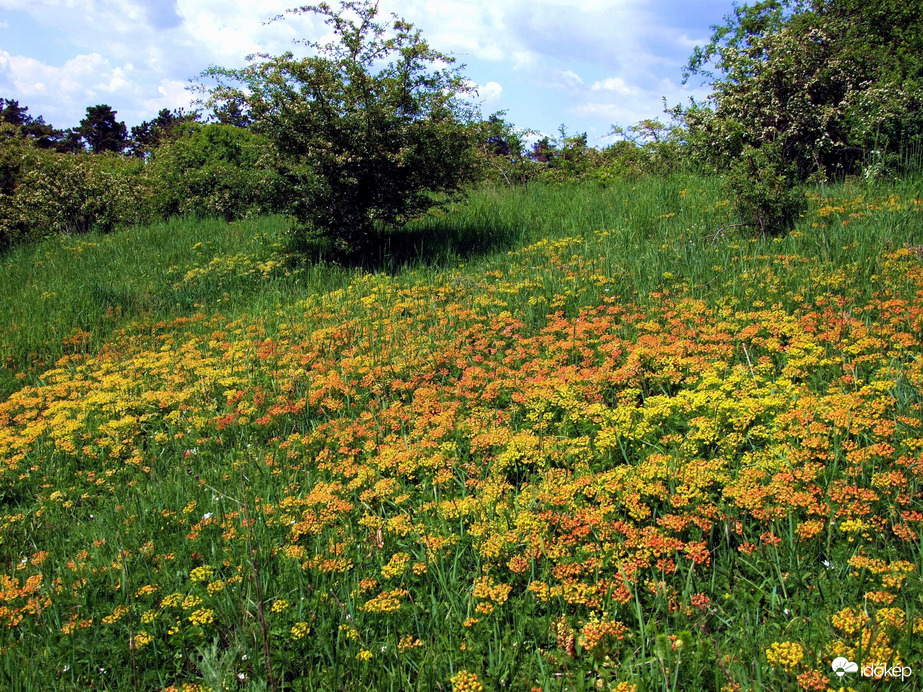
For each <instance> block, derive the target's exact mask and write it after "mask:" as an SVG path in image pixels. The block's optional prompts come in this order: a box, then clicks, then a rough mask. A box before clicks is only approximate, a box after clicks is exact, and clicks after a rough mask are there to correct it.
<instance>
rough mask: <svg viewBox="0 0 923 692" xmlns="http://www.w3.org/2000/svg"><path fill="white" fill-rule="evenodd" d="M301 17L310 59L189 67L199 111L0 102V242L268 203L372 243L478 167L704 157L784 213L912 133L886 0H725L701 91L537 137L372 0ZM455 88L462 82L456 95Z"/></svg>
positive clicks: (914, 66) (597, 173)
mask: <svg viewBox="0 0 923 692" xmlns="http://www.w3.org/2000/svg"><path fill="white" fill-rule="evenodd" d="M305 12H314V13H319V14H320V15H321V16H322V18H323V19H324V20H325V21H326V22H327V23H328V24H329V25H330V26H331V28H332V30H333V33H334V35H335V36H336V40H335V41H334V42H333V43H330V44H327V45H318V44H308V45H310V46H311V47H313V48H314V49H315V53H316V54H315V55H313V56H310V57H307V58H295V57H294V56H293V55H292V54H291V53H286V54H283V55H281V56H276V57H268V58H267V57H266V56H255V57H253V58H252V59H251V64H250V65H249V66H248V67H246V68H243V69H238V70H229V69H223V68H211V69H210V70H208V71H206V72H205V73H203V75H200V84H201V86H202V91H203V93H205V94H206V97H207V98H206V100H205V103H206V106H207V107H208V108H210V109H211V111H210V115H209V117H208V118H207V121H204V120H203V118H202V116H201V115H200V114H199V113H198V112H193V113H185V112H183V111H175V112H173V111H169V110H162V111H161V112H160V113H159V114H158V116H157V117H156V118H154V119H153V120H150V121H148V122H145V123H142V124H141V125H138V126H135V127H132V128H131V130H130V131H129V130H128V128H127V127H126V125H125V124H124V123H122V122H119V121H118V120H117V119H116V113H115V112H114V111H112V109H111V108H110V107H109V106H106V105H97V106H93V107H90V108H88V109H87V114H86V117H85V118H84V119H83V120H82V121H81V123H80V126H79V127H76V128H73V129H70V130H57V129H55V128H54V127H52V126H51V125H49V124H47V123H45V122H44V120H43V119H42V118H41V117H38V118H33V117H31V116H30V115H29V114H28V109H27V108H25V107H22V106H20V105H19V104H18V103H17V102H16V101H8V100H5V99H0V121H2V122H0V246H4V247H9V246H11V245H13V244H16V243H19V242H23V241H29V240H34V239H37V238H41V237H43V236H47V235H49V234H54V233H61V232H64V233H80V232H86V231H88V230H90V229H101V230H104V231H105V230H111V229H113V228H116V227H119V226H124V225H129V224H135V223H143V222H148V221H152V220H155V219H161V218H166V217H169V216H172V215H175V214H197V215H202V216H219V217H223V218H226V219H229V220H230V219H235V218H240V217H243V216H246V215H248V214H261V213H267V212H285V213H289V214H291V215H292V216H293V218H294V219H295V220H296V230H297V232H298V233H300V234H301V235H302V236H311V235H314V236H321V237H326V238H327V239H328V240H331V241H333V242H334V243H335V244H337V245H338V246H339V247H341V248H342V249H347V250H348V249H362V248H363V247H366V246H368V245H369V243H374V240H375V237H376V229H378V228H380V227H381V226H383V225H390V226H393V225H399V224H401V223H403V222H405V221H406V220H408V219H410V218H413V217H415V216H418V215H419V214H421V213H423V212H425V211H426V210H427V209H429V208H431V207H432V206H433V205H434V204H438V203H440V200H445V199H450V198H451V197H452V196H453V195H455V194H458V193H459V192H462V191H464V189H466V188H467V187H468V186H470V185H472V184H478V183H482V182H484V181H485V180H486V181H490V182H493V183H494V184H501V185H521V184H525V183H532V182H542V181H543V182H557V181H565V180H574V179H584V180H594V181H597V182H599V183H600V184H606V183H607V182H610V181H612V180H614V179H617V178H622V177H625V176H643V175H649V174H668V173H672V172H675V171H680V170H688V171H700V172H703V173H707V174H717V175H721V176H722V177H723V178H724V180H725V184H726V186H727V189H728V194H729V197H730V198H731V199H733V200H734V201H735V204H736V207H737V211H738V215H739V221H740V224H739V225H740V226H742V227H747V228H750V229H752V230H753V231H755V232H759V233H779V232H785V231H787V230H789V229H791V228H792V227H793V225H794V223H795V221H796V219H797V218H798V216H799V214H800V213H801V211H802V209H803V207H804V204H805V194H804V191H805V190H804V186H805V185H810V184H812V183H814V182H817V181H825V180H831V179H837V178H842V177H844V176H850V175H864V176H879V175H892V174H901V173H903V172H906V170H907V169H908V166H910V165H915V162H917V161H919V156H914V155H913V154H914V153H915V152H919V148H920V147H921V146H923V14H921V13H919V12H917V11H915V10H914V8H911V7H909V6H908V5H906V4H903V3H900V2H898V0H761V1H760V2H756V3H753V4H750V5H742V6H739V7H735V8H734V9H733V11H732V12H731V14H729V15H728V16H727V18H726V21H725V22H724V24H722V25H720V26H717V27H714V28H713V29H714V33H713V35H712V38H711V41H710V42H709V43H708V44H707V45H706V46H702V47H699V48H697V49H696V50H695V52H694V53H693V55H692V57H691V59H690V61H689V64H688V66H687V71H686V78H687V79H689V78H699V79H702V80H703V81H704V83H706V84H707V85H709V86H710V87H711V89H712V95H711V97H710V98H709V99H707V100H706V101H705V102H702V103H695V102H691V103H690V104H689V105H687V106H677V107H675V108H672V109H669V110H668V111H667V115H668V118H667V120H668V122H667V123H664V122H661V121H660V120H654V119H651V120H645V121H642V122H640V123H637V124H635V125H632V126H630V127H627V128H626V127H618V126H613V129H612V132H611V133H610V134H612V135H615V136H616V139H617V140H618V141H616V143H614V144H613V145H611V146H608V147H606V148H602V149H600V148H596V147H593V146H591V145H590V144H589V142H588V141H587V136H586V134H576V135H574V134H568V132H567V130H566V129H565V128H564V127H563V126H562V127H561V129H560V131H559V132H558V133H557V135H555V136H537V135H536V134H535V133H532V132H529V131H527V130H522V129H518V128H516V127H515V126H514V125H512V124H511V123H508V122H507V121H506V120H504V117H503V114H502V113H501V114H497V115H494V116H491V117H490V118H488V119H486V120H484V119H483V118H482V116H480V114H479V113H477V112H476V110H475V109H474V108H472V107H471V105H470V103H471V102H470V96H471V94H470V90H471V88H470V82H469V81H468V80H466V79H465V78H464V76H463V75H461V74H460V72H459V71H458V69H457V68H452V67H445V66H446V65H451V63H452V60H451V58H449V57H447V56H445V55H442V54H441V53H438V52H436V51H434V50H432V49H431V48H430V47H429V46H428V44H427V43H426V42H425V40H424V39H423V38H422V37H421V35H420V33H419V32H418V31H416V30H415V29H413V27H412V25H410V24H409V23H407V22H405V21H403V20H400V19H396V20H395V21H394V22H393V24H391V25H386V24H379V23H378V22H376V21H375V17H376V13H377V8H376V7H375V5H374V3H371V2H365V3H356V2H343V3H341V7H340V9H339V10H334V9H332V8H330V7H328V6H326V5H322V6H318V7H317V8H302V9H301V10H293V11H292V14H299V13H305ZM466 98H467V99H468V100H466Z"/></svg>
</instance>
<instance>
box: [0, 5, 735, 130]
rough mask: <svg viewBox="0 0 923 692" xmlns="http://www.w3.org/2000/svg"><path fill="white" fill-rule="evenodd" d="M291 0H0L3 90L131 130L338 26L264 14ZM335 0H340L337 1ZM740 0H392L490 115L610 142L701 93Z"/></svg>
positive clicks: (57, 112) (45, 110) (59, 121)
mask: <svg viewBox="0 0 923 692" xmlns="http://www.w3.org/2000/svg"><path fill="white" fill-rule="evenodd" d="M293 4H294V3H293V2H291V1H290V0H0V97H4V98H8V99H16V100H18V101H19V102H20V104H21V105H24V106H28V107H29V113H30V114H31V115H33V116H38V115H43V116H44V117H45V120H46V121H47V122H49V123H51V124H53V125H55V126H56V127H60V128H64V127H72V126H75V125H77V124H78V123H79V121H80V119H81V118H82V117H83V115H84V113H85V111H86V108H87V106H91V105H95V104H99V103H106V104H108V105H110V106H112V107H113V108H114V109H115V110H116V111H117V112H118V117H119V118H120V119H123V120H125V121H126V123H127V124H128V125H129V126H131V125H135V124H138V123H139V122H141V121H143V120H146V119H149V118H152V117H153V116H155V115H156V113H157V111H158V110H160V109H161V108H171V109H172V108H177V107H181V106H188V105H189V103H190V101H191V100H192V98H193V96H192V95H191V94H190V92H189V91H187V89H186V87H187V86H188V83H189V79H190V78H191V77H194V76H195V75H197V74H198V73H199V72H201V71H202V70H203V69H205V68H207V67H208V66H209V65H221V66H225V67H239V66H242V65H243V64H244V62H245V56H246V55H248V54H250V53H254V52H268V53H271V54H277V53H282V52H284V51H286V50H289V49H292V47H293V46H292V42H293V40H295V39H298V38H303V39H304V38H306V39H315V40H316V39H320V38H322V37H323V36H325V34H326V27H325V26H324V25H323V23H322V22H320V21H318V20H317V19H316V18H314V17H309V16H306V15H302V16H299V17H297V18H294V19H289V20H287V21H284V22H274V23H271V24H268V25H267V24H265V21H266V20H267V19H269V18H271V17H273V16H275V15H278V14H279V13H280V12H282V11H284V10H285V9H286V8H288V7H291V6H292V5H293ZM331 4H333V5H335V4H336V2H335V0H334V1H332V2H331ZM730 9H731V3H730V0H381V2H380V10H381V12H382V13H383V14H384V13H390V12H395V13H397V14H398V15H400V16H402V17H403V18H405V19H407V20H408V21H410V22H413V23H414V24H415V25H416V26H417V27H418V28H420V29H421V30H422V31H423V35H424V36H425V37H426V38H427V40H428V41H429V43H430V45H432V46H433V47H434V48H436V49H438V50H441V51H443V52H447V53H450V54H452V55H454V56H455V57H456V58H457V59H458V61H459V62H461V63H464V64H465V65H466V66H467V67H466V69H465V73H466V74H467V75H468V77H469V78H470V79H471V80H473V81H474V82H476V83H477V84H478V85H479V97H480V100H481V101H482V102H483V105H482V108H483V111H484V112H485V114H488V113H492V112H494V111H498V110H505V111H507V118H508V119H509V120H510V121H512V122H513V123H515V124H516V125H517V126H519V127H528V128H533V129H535V130H539V131H542V132H546V133H554V132H556V131H557V129H558V126H559V125H561V124H565V125H566V126H567V129H568V132H569V133H576V132H587V133H588V135H589V138H590V142H591V143H594V144H597V145H603V144H605V143H606V141H607V140H605V139H603V137H604V136H605V135H606V133H608V131H609V130H610V128H611V126H612V124H613V123H618V124H620V125H630V124H632V123H634V122H637V121H638V120H640V119H642V118H647V117H657V116H659V115H661V113H662V111H663V105H662V101H663V97H666V98H667V100H668V101H669V103H670V104H671V105H672V104H676V103H679V102H681V101H683V102H685V101H687V100H688V98H689V96H692V95H695V96H697V97H701V96H703V95H704V94H705V91H704V90H703V89H702V88H701V87H700V86H699V85H697V84H696V85H693V84H690V85H688V86H683V85H682V84H681V80H682V67H683V65H684V64H685V62H686V60H687V59H688V57H689V54H690V53H691V51H692V49H693V47H694V46H695V45H697V44H700V43H702V42H703V41H704V40H705V39H707V37H708V36H709V34H710V31H709V27H710V26H711V25H713V24H716V23H718V22H720V20H721V18H722V17H723V16H724V15H725V14H726V13H727V12H729V11H730Z"/></svg>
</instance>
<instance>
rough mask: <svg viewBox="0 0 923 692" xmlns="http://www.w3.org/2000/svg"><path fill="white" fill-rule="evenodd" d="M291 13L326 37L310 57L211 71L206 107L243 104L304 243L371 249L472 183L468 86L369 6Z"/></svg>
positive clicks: (401, 25)
mask: <svg viewBox="0 0 923 692" xmlns="http://www.w3.org/2000/svg"><path fill="white" fill-rule="evenodd" d="M290 13H291V14H296V15H297V14H303V13H308V14H316V15H319V17H320V18H321V19H323V20H324V21H325V22H326V23H327V24H328V26H329V27H330V31H331V33H332V35H333V37H334V38H333V40H332V41H331V42H330V43H329V44H326V45H320V44H315V43H308V45H309V47H310V48H311V49H312V51H313V54H312V55H311V56H309V57H306V58H296V57H295V56H294V55H293V54H292V53H285V54H283V55H280V56H276V57H267V56H260V59H259V60H256V59H254V61H252V62H251V63H250V65H249V66H247V67H246V68H244V69H241V70H230V69H220V68H213V69H212V70H210V71H208V72H207V73H206V74H205V75H204V78H206V79H212V80H215V81H216V82H217V84H216V85H215V86H214V88H213V89H212V91H211V101H210V104H211V105H212V106H220V105H221V104H227V103H236V104H245V105H246V108H247V111H248V115H249V116H251V117H252V118H253V121H254V127H255V128H256V130H257V131H258V132H261V133H264V134H265V135H266V136H267V137H268V138H269V140H270V141H271V142H272V144H273V146H274V149H275V151H276V153H277V154H278V156H279V158H280V161H281V162H282V163H283V165H284V171H285V180H286V188H287V191H288V197H287V201H288V210H289V211H290V212H291V213H292V214H293V215H294V216H295V217H296V218H297V219H298V221H299V222H300V229H301V230H302V231H303V233H304V235H305V236H311V235H319V236H322V237H325V238H327V239H329V240H331V241H333V243H334V244H335V245H336V246H337V247H339V248H341V249H344V250H351V251H355V250H367V249H370V248H369V245H370V244H371V243H374V241H375V239H376V234H377V230H378V228H379V227H380V226H394V225H400V224H402V223H404V222H406V221H408V220H410V219H412V218H414V217H417V216H419V215H421V214H422V213H423V212H425V211H426V210H428V209H430V208H431V207H433V206H434V204H435V203H436V200H437V199H440V198H441V199H445V195H446V194H451V193H455V192H458V191H460V190H461V189H462V188H463V187H464V186H465V185H466V184H467V183H468V182H470V181H472V180H473V179H474V178H475V176H476V172H477V162H476V149H475V144H476V135H477V128H476V127H474V121H473V110H472V108H471V107H470V105H469V103H468V102H467V101H465V100H464V98H463V97H465V96H466V95H467V94H468V93H469V92H470V91H471V88H470V82H468V81H467V80H466V79H465V78H464V77H463V76H462V75H461V74H460V73H459V72H458V71H457V70H455V69H451V68H449V67H444V65H447V64H450V63H451V62H452V60H451V59H450V58H448V57H446V56H444V55H442V54H441V53H439V52H437V51H435V50H433V49H431V48H430V47H429V46H428V45H427V43H426V41H424V40H423V38H422V37H421V35H420V32H419V31H417V30H415V29H414V28H413V26H412V25H411V24H409V23H407V22H405V21H404V20H401V19H399V18H396V17H395V18H394V20H393V21H392V22H391V23H390V24H389V25H387V26H386V25H385V24H381V23H378V22H377V21H375V17H376V14H377V6H376V4H375V3H373V2H368V1H366V2H342V3H341V6H340V8H339V10H334V9H333V8H331V7H330V6H328V5H326V4H324V3H322V4H320V5H317V6H310V7H302V8H298V9H295V10H292V11H291V12H290Z"/></svg>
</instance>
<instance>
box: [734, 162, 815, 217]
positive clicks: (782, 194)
mask: <svg viewBox="0 0 923 692" xmlns="http://www.w3.org/2000/svg"><path fill="white" fill-rule="evenodd" d="M725 185H726V187H727V188H728V193H729V195H730V196H731V198H732V199H733V200H734V205H735V208H736V210H737V215H738V217H739V219H740V223H741V224H742V225H745V226H749V227H751V228H753V229H755V230H756V231H758V232H759V233H761V234H764V235H778V234H780V233H787V232H788V231H790V230H792V229H793V228H794V227H795V223H796V222H797V220H798V217H799V215H800V214H801V213H802V212H803V211H804V210H805V208H806V205H807V201H806V198H805V192H804V188H803V187H802V186H801V185H800V184H799V181H798V173H797V169H796V167H795V166H794V164H792V163H789V162H786V161H785V160H784V158H783V157H782V155H781V153H780V152H779V150H778V147H777V146H774V145H764V146H762V147H747V148H745V149H744V150H743V152H742V153H741V155H740V157H739V158H738V159H737V160H736V161H734V163H733V164H732V165H731V170H730V172H729V173H728V175H727V177H726V178H725Z"/></svg>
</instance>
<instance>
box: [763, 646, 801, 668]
mask: <svg viewBox="0 0 923 692" xmlns="http://www.w3.org/2000/svg"><path fill="white" fill-rule="evenodd" d="M803 659H804V649H803V648H802V646H801V644H798V643H796V642H773V643H772V645H771V646H770V647H769V648H768V649H766V660H767V661H768V662H769V665H771V666H774V667H778V668H781V669H782V670H784V671H785V672H787V673H788V672H791V671H793V670H794V669H796V668H797V667H798V665H799V664H800V663H801V661H802V660H803Z"/></svg>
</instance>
